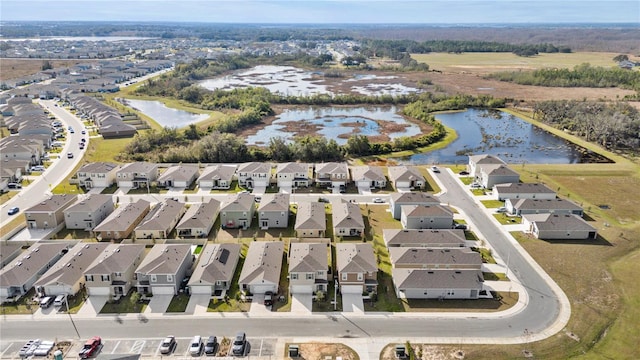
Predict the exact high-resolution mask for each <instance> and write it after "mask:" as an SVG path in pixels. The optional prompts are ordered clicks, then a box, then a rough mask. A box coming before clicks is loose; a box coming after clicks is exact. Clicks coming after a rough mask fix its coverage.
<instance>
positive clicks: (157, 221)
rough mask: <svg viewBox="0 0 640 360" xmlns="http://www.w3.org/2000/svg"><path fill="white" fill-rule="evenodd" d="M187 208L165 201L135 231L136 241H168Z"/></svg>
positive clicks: (180, 204) (157, 205)
mask: <svg viewBox="0 0 640 360" xmlns="http://www.w3.org/2000/svg"><path fill="white" fill-rule="evenodd" d="M185 211H186V207H185V205H184V203H181V202H179V201H177V200H173V199H164V201H162V202H161V203H158V204H156V206H154V207H153V209H151V211H149V213H148V214H147V215H146V216H145V217H144V219H142V221H141V222H140V224H139V225H138V226H136V228H135V229H134V233H135V237H136V239H166V238H168V237H169V234H170V233H171V231H172V230H173V228H174V227H175V226H176V224H178V220H180V218H181V217H182V215H184V213H185Z"/></svg>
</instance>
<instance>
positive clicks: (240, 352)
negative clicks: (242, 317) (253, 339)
mask: <svg viewBox="0 0 640 360" xmlns="http://www.w3.org/2000/svg"><path fill="white" fill-rule="evenodd" d="M246 351H247V335H246V334H245V333H244V332H242V331H241V332H239V333H237V334H236V338H235V339H234V340H233V345H231V354H233V355H234V356H244V355H245V352H246Z"/></svg>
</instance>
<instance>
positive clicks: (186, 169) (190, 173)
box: [157, 164, 199, 188]
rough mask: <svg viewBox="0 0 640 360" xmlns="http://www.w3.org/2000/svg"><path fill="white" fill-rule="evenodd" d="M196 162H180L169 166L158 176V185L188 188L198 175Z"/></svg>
mask: <svg viewBox="0 0 640 360" xmlns="http://www.w3.org/2000/svg"><path fill="white" fill-rule="evenodd" d="M198 168H199V166H198V164H180V165H174V166H171V167H169V168H168V169H167V170H165V171H164V172H163V173H162V174H160V176H158V180H157V181H158V186H160V187H166V188H170V187H175V188H188V187H190V186H191V184H193V182H194V181H196V179H197V178H198V176H199V173H198V171H199V169H198Z"/></svg>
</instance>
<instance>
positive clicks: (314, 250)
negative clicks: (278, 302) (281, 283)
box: [289, 242, 330, 294]
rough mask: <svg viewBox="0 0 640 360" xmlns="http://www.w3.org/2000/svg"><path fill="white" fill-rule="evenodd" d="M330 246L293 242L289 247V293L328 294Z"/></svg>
mask: <svg viewBox="0 0 640 360" xmlns="http://www.w3.org/2000/svg"><path fill="white" fill-rule="evenodd" d="M328 254H330V251H329V247H328V244H322V243H302V242H298V243H297V242H292V243H291V245H290V247H289V293H291V294H315V293H316V292H318V291H322V292H327V284H328V269H329V263H328V259H329V256H328Z"/></svg>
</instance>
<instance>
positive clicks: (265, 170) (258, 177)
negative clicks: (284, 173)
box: [238, 162, 271, 189]
mask: <svg viewBox="0 0 640 360" xmlns="http://www.w3.org/2000/svg"><path fill="white" fill-rule="evenodd" d="M269 181H271V164H268V163H262V162H249V163H243V164H240V165H238V184H240V186H243V187H246V188H247V189H253V188H255V187H267V186H269Z"/></svg>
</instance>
